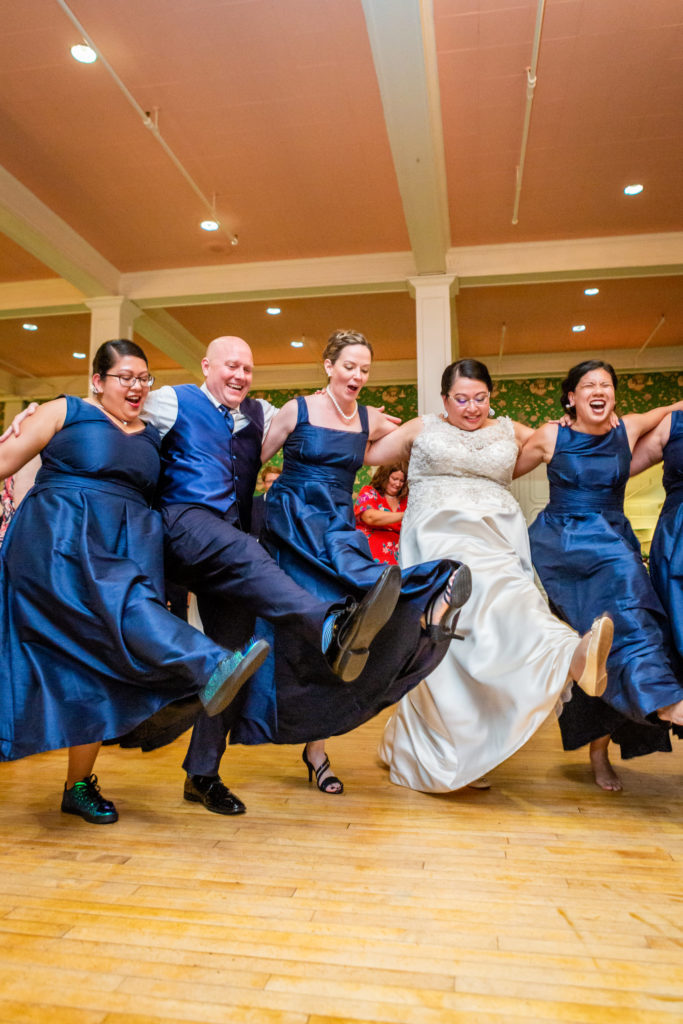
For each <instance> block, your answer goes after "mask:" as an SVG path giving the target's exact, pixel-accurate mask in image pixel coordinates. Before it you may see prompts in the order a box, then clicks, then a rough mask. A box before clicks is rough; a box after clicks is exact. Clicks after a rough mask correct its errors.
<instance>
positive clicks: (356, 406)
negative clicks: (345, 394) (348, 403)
mask: <svg viewBox="0 0 683 1024" xmlns="http://www.w3.org/2000/svg"><path fill="white" fill-rule="evenodd" d="M325 391H326V392H327V397H328V398H329V399H330V401H331V402H332V405H333V406H334V407H335V409H336V410H337V412H338V413H339V415H340V416H341V418H342V419H343V420H346V422H347V423H350V422H351V420H352V419H353V417H354V416H355V415H356V413H357V412H358V402H354V410H353V412H352V413H351V415H350V416H347V415H346V413H345V412H342V411H341V409H340V408H339V406H338V405H337V399H336V398H335V397H334V395H333V394H332V392H331V391H330V388H329V385H328V387H326V388H325Z"/></svg>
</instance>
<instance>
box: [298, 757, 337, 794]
mask: <svg viewBox="0 0 683 1024" xmlns="http://www.w3.org/2000/svg"><path fill="white" fill-rule="evenodd" d="M301 758H302V760H303V762H304V764H305V765H306V767H307V768H308V781H309V782H312V781H313V773H314V772H315V784H316V786H317V787H318V789H319V790H320V792H321V793H328V794H329V795H330V796H339V795H340V794H341V793H343V792H344V783H343V782H342V780H341V779H338V778H337V776H336V775H328V776H327V778H326V779H323V780H322V781H321V780H320V776H321V775H324V773H325V772H326V771H327V769H328V768H329V767H330V759H329V757H328V756H327V754H326V755H325V760H324V761H323V763H322V764H321V765H319V766H318V767H317V768H316V767H315V766H314V765H313V764H312V763H311V762H310V761H309V760H308V757H307V756H306V747H304V749H303V751H302V754H301ZM334 785H338V786H339V789H332V788H331V787H332V786H334Z"/></svg>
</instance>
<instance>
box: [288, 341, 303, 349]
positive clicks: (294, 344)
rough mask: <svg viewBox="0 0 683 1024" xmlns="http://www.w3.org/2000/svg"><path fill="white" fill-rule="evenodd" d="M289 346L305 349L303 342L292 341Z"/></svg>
mask: <svg viewBox="0 0 683 1024" xmlns="http://www.w3.org/2000/svg"><path fill="white" fill-rule="evenodd" d="M289 344H290V345H291V346H292V348H303V347H304V343H303V341H290V343H289Z"/></svg>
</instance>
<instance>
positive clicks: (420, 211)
mask: <svg viewBox="0 0 683 1024" xmlns="http://www.w3.org/2000/svg"><path fill="white" fill-rule="evenodd" d="M362 2H363V11H364V13H365V22H366V25H367V30H368V36H369V38H370V46H371V48H372V56H373V59H374V62H375V71H376V74H377V81H378V83H379V89H380V94H381V97H382V105H383V107H384V121H385V124H386V128H387V134H388V136H389V145H390V146H391V152H392V156H393V160H394V169H395V171H396V177H397V179H398V187H399V191H400V193H401V200H402V202H403V213H404V216H405V220H406V227H407V229H408V236H409V238H410V245H411V249H412V251H413V255H414V257H415V264H416V269H417V273H418V274H443V273H445V272H446V269H447V268H446V252H447V250H448V248H449V246H450V224H449V219H448V199H447V189H446V161H445V156H444V143H443V131H442V127H441V125H442V121H441V101H440V96H439V82H438V74H437V60H436V44H435V41H434V15H433V10H432V0H401V3H396V0H362Z"/></svg>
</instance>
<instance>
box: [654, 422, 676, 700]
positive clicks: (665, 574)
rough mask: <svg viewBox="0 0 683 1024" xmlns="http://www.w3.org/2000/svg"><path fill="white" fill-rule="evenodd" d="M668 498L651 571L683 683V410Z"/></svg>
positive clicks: (667, 464)
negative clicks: (668, 627) (665, 615)
mask: <svg viewBox="0 0 683 1024" xmlns="http://www.w3.org/2000/svg"><path fill="white" fill-rule="evenodd" d="M663 483H664V490H665V491H666V500H665V502H664V505H663V506H662V511H661V512H660V514H659V520H658V522H657V527H656V529H655V533H654V537H653V538H652V545H651V547H650V573H651V575H652V582H653V584H654V588H655V590H656V591H657V594H658V596H659V599H660V601H661V602H662V604H663V605H664V608H665V609H666V611H667V614H668V616H669V625H670V628H671V636H672V646H673V647H674V656H673V661H674V668H675V670H676V673H677V675H678V678H679V679H680V680H681V681H682V682H683V412H681V411H679V410H676V411H675V412H673V413H672V414H671V432H670V434H669V440H668V442H667V444H666V445H665V447H664V478H663Z"/></svg>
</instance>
